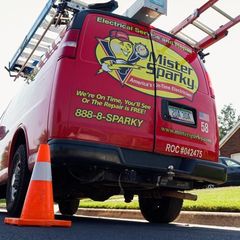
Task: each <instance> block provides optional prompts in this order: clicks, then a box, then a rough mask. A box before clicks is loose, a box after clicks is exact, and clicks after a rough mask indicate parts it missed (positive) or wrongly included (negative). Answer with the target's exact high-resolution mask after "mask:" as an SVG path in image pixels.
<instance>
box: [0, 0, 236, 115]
mask: <svg viewBox="0 0 240 240" xmlns="http://www.w3.org/2000/svg"><path fill="white" fill-rule="evenodd" d="M47 1H48V0H21V1H19V0H11V1H3V2H2V3H1V9H2V11H1V15H0V29H1V32H2V34H1V38H0V113H1V112H2V111H3V110H4V109H5V108H6V106H7V104H8V103H9V101H10V99H11V98H12V97H13V96H14V95H15V94H16V92H17V91H20V89H21V86H22V85H23V84H26V83H25V82H24V81H23V80H22V79H18V80H16V81H15V82H14V81H13V79H14V78H11V77H9V75H8V72H7V71H6V70H5V69H4V67H5V66H8V63H9V61H10V60H11V59H12V57H13V55H14V54H15V52H16V51H17V49H18V48H19V46H20V44H21V43H22V41H23V39H24V37H25V36H26V34H27V33H28V31H29V29H30V28H31V27H32V25H33V23H34V21H35V20H36V18H37V17H38V15H39V13H40V12H41V10H42V9H43V7H44V6H45V4H46V3H47ZM134 1H135V0H118V3H119V9H118V10H117V12H118V13H122V12H124V9H126V8H127V6H130V4H131V3H133V2H134ZM85 2H91V3H92V2H104V0H102V1H99V0H96V1H91V0H88V1H85ZM205 2H207V0H168V11H167V16H161V17H160V18H159V19H158V20H157V21H156V22H154V23H153V26H155V27H157V28H160V29H163V30H165V31H170V30H171V29H172V28H173V27H174V26H176V25H177V24H178V23H179V22H181V21H182V20H183V19H184V18H186V17H187V16H189V15H190V14H192V13H193V11H194V10H195V9H196V8H198V7H200V6H201V5H203V4H204V3H205ZM216 5H217V6H219V7H220V8H221V9H223V10H224V11H226V12H227V13H229V14H230V15H231V16H233V17H235V16H237V15H239V14H240V4H239V1H236V0H219V1H218V3H217V4H216ZM218 16H219V15H218V14H217V13H215V12H214V11H213V10H212V9H211V10H210V11H209V13H208V14H207V13H206V14H204V15H203V16H202V17H201V19H202V21H203V22H204V23H205V24H207V25H208V26H211V28H213V29H216V28H218V27H219V26H220V25H222V24H224V23H225V22H226V20H225V19H224V18H222V17H218ZM187 32H189V33H191V34H193V35H194V37H195V38H196V39H200V37H201V34H199V31H196V29H193V28H190V29H188V30H187ZM205 52H206V53H208V52H209V53H210V55H209V56H207V57H206V63H205V66H206V69H207V71H208V73H209V75H210V78H211V81H212V85H213V88H214V90H215V96H216V106H217V112H218V114H219V113H220V111H221V109H222V108H223V106H224V105H226V104H230V103H232V104H233V106H234V108H235V109H236V111H237V113H238V114H240V74H239V72H238V70H240V61H239V58H240V24H238V25H236V26H235V27H233V28H231V29H230V30H229V34H228V36H227V37H225V38H224V39H222V40H221V41H219V42H218V43H216V44H214V45H213V46H211V47H209V48H208V49H206V50H205Z"/></svg>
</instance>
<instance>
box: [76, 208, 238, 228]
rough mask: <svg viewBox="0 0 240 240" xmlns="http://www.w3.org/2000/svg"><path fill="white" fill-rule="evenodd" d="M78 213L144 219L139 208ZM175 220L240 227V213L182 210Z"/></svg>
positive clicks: (89, 210)
mask: <svg viewBox="0 0 240 240" xmlns="http://www.w3.org/2000/svg"><path fill="white" fill-rule="evenodd" d="M77 214H78V215H84V216H95V217H109V218H125V219H141V220H143V217H142V214H141V212H140V211H139V210H125V209H120V210H118V209H114V210H112V209H96V208H94V209H92V208H79V210H78V211H77ZM175 222H176V223H188V224H200V225H214V226H225V227H240V213H221V212H192V211H182V212H181V214H180V215H179V217H178V218H177V219H176V220H175Z"/></svg>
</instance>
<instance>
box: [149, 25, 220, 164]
mask: <svg viewBox="0 0 240 240" xmlns="http://www.w3.org/2000/svg"><path fill="white" fill-rule="evenodd" d="M151 37H152V42H153V49H154V53H155V54H154V63H155V74H156V95H157V98H156V143H155V152H158V153H162V154H167V155H172V156H181V157H185V158H198V159H206V160H213V161H216V160H217V157H218V144H217V143H218V130H217V124H216V123H217V120H216V110H215V102H214V99H213V97H212V96H211V94H210V88H209V87H210V86H209V85H208V81H207V80H208V78H207V76H206V73H205V72H204V69H203V66H202V64H201V62H200V60H199V58H198V54H197V53H196V52H195V51H194V50H193V49H192V48H191V47H190V46H188V45H187V44H185V43H183V42H181V41H179V40H178V39H175V38H174V37H173V36H169V35H167V34H164V33H162V32H160V31H156V30H154V29H153V30H152V32H151ZM152 71H153V70H152Z"/></svg>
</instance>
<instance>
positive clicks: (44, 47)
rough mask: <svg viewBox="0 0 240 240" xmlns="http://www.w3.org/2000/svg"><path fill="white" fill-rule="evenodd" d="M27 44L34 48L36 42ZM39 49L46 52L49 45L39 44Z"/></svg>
mask: <svg viewBox="0 0 240 240" xmlns="http://www.w3.org/2000/svg"><path fill="white" fill-rule="evenodd" d="M27 46H28V48H30V49H33V48H34V47H35V44H34V43H29V44H28V45H27ZM37 50H38V51H40V52H46V51H48V47H46V46H43V45H39V46H38V47H37Z"/></svg>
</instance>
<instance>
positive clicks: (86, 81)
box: [51, 14, 155, 151]
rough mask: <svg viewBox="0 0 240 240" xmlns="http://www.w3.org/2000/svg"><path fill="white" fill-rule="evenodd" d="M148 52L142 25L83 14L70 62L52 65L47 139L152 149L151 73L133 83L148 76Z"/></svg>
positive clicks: (152, 76)
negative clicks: (49, 134) (52, 98)
mask: <svg viewBox="0 0 240 240" xmlns="http://www.w3.org/2000/svg"><path fill="white" fill-rule="evenodd" d="M79 24H80V23H79ZM81 25H82V24H81ZM75 28H76V26H75ZM99 29H101V31H99ZM70 30H71V29H70ZM150 52H151V41H150V39H149V33H148V29H147V28H146V27H143V26H138V25H136V24H134V23H130V22H127V21H125V20H122V19H115V18H114V17H111V16H105V15H100V14H88V15H87V16H86V18H85V20H84V23H83V25H82V29H81V34H80V39H79V42H78V50H77V56H76V59H75V60H65V59H64V58H63V59H61V60H60V61H59V63H58V65H59V66H60V65H61V68H59V67H58V71H59V72H61V74H58V75H57V78H58V86H57V90H56V92H57V91H61V93H62V94H60V93H58V98H59V100H57V99H55V104H54V107H55V110H54V111H55V115H56V114H57V117H56V116H55V118H54V120H53V124H51V126H52V127H53V131H52V133H53V135H52V137H55V138H56V137H57V138H61V137H64V138H65V137H66V136H67V137H68V138H69V139H75V140H82V141H91V142H99V143H106V144H111V145H116V146H121V147H127V148H132V149H139V150H146V151H152V150H153V138H154V121H155V120H154V111H155V109H154V75H151V76H150V79H147V80H146V82H145V83H144V84H145V85H142V86H139V84H138V83H139V82H141V81H142V79H146V78H147V77H148V75H146V73H144V72H146V66H147V65H148V63H149V57H150ZM142 89H144V91H142ZM66 96H67V97H66ZM66 109H68V112H67V111H66ZM66 116H67V118H68V119H67V118H66ZM57 118H58V119H57ZM66 121H68V123H67V122H66ZM60 122H61V123H60Z"/></svg>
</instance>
